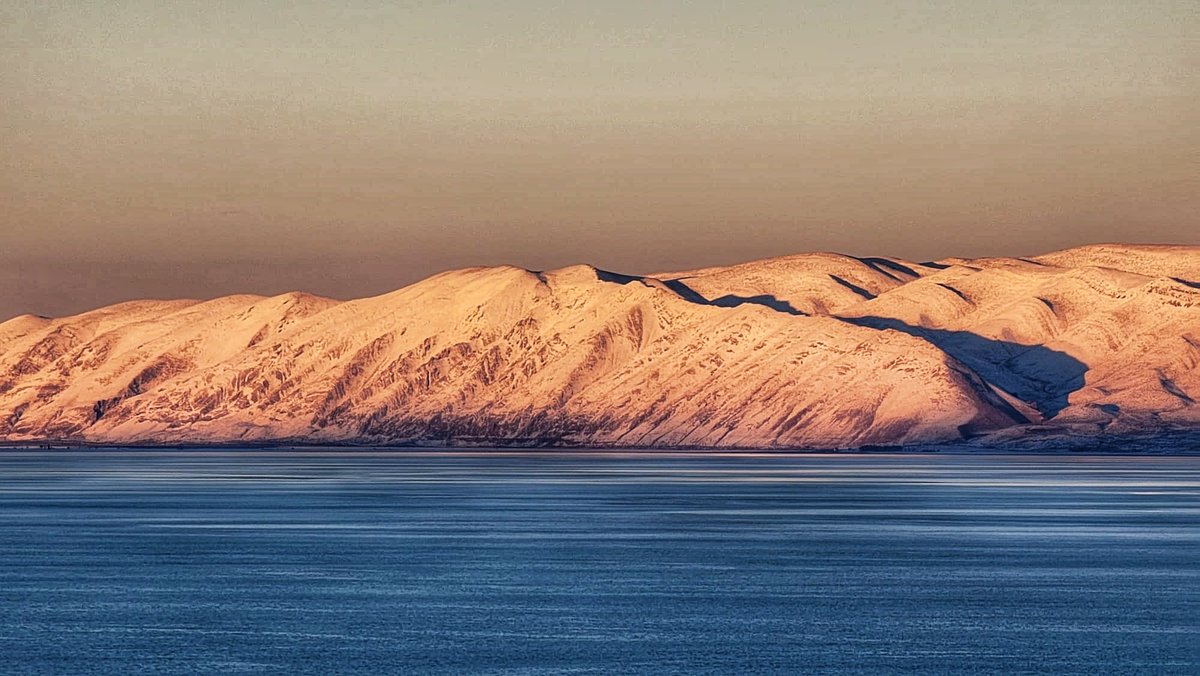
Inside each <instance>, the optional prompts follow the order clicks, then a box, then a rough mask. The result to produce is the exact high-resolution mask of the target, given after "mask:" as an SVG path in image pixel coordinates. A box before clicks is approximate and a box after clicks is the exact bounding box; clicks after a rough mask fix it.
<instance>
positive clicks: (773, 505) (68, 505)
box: [0, 450, 1200, 674]
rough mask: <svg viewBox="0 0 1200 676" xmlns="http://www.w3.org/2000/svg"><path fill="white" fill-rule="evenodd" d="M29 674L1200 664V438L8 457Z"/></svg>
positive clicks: (22, 648)
mask: <svg viewBox="0 0 1200 676" xmlns="http://www.w3.org/2000/svg"><path fill="white" fill-rule="evenodd" d="M0 671H4V672H18V673H19V672H44V673H94V672H103V673H150V672H153V673H161V672H176V671H179V672H217V673H230V672H266V673H288V674H291V673H299V672H312V673H328V672H355V671H357V672H371V673H379V672H398V671H407V672H444V673H455V674H457V673H480V672H483V673H560V672H578V673H614V672H616V673H631V672H648V673H649V672H652V673H664V672H686V673H706V672H708V673H711V672H723V673H746V672H789V673H794V672H798V671H799V672H812V671H819V672H837V671H844V672H867V673H878V672H887V671H915V672H921V673H938V672H966V671H972V672H977V671H986V672H1005V673H1013V672H1058V673H1063V672H1077V673H1114V672H1123V673H1129V672H1148V673H1149V672H1153V673H1200V458H1196V457H1190V458H1189V457H1145V458H1130V457H1080V456H1054V457H1029V456H1024V457H1021V456H969V455H882V456H881V455H843V456H820V455H773V456H714V455H691V456H689V455H640V456H637V455H620V454H578V453H571V454H557V455H548V454H486V455H485V454H435V453H404V452H396V453H361V452H355V451H336V450H331V451H322V452H314V451H305V452H262V451H243V452H233V451H231V452H188V451H181V452H153V453H147V452H132V451H128V452H122V451H111V452H110V451H94V452H71V453H64V452H37V453H34V452H15V451H8V452H3V453H0Z"/></svg>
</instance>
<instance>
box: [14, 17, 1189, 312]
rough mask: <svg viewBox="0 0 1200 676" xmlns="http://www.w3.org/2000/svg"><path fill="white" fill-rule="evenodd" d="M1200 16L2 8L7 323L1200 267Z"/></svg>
mask: <svg viewBox="0 0 1200 676" xmlns="http://www.w3.org/2000/svg"><path fill="white" fill-rule="evenodd" d="M1198 36H1200V3H1197V2H1196V0H1178V1H1173V0H1166V1H1161V2H1159V1H1155V0H1130V1H1128V2H1111V1H1107V0H1088V1H1075V2H1073V1H1070V0H1065V1H1050V0H1046V1H1037V2H1028V1H1027V2H1021V1H1013V0H1004V1H996V2H993V1H990V0H958V1H945V2H894V1H884V0H857V1H856V0H838V1H836V2H804V1H802V0H786V1H779V2H775V1H768V0H741V1H732V0H731V1H728V2H719V1H716V0H693V1H691V2H646V1H645V0H638V1H626V0H606V1H605V2H596V1H594V0H593V1H586V2H585V1H580V2H570V1H558V2H552V1H544V2H532V1H526V0H508V1H506V2H454V1H450V0H444V1H435V0H427V1H423V2H422V1H410V2H405V1H403V0H399V1H396V2H382V1H376V2H369V1H366V0H361V1H354V0H344V1H342V2H302V1H290V2H284V1H277V2H265V1H260V2H256V1H254V0H237V1H234V2H221V1H218V0H207V1H202V2H201V1H198V2H188V3H174V2H165V1H163V0H144V1H132V0H125V1H121V0H104V1H97V2H88V1H85V0H74V1H70V0H35V1H29V2H26V1H25V0H0V101H2V103H0V319H3V318H5V317H8V316H11V315H14V314H18V313H21V312H36V313H42V314H63V313H70V312H75V311H79V310H83V309H86V308H90V307H93V306H97V305H100V304H106V303H109V302H114V301H117V300H122V299H127V298H131V297H178V296H190V297H208V296H215V295H221V294H225V293H231V292H235V291H246V292H257V293H278V292H282V291H285V290H291V289H305V290H309V291H313V292H316V293H322V294H326V295H332V296H335V297H353V296H360V295H366V294H373V293H380V292H384V291H387V290H391V289H394V288H397V287H399V286H402V285H404V284H407V283H409V282H412V281H415V280H416V279H418V278H421V277H424V276H426V275H428V274H430V273H432V272H435V271H437V270H440V269H444V268H448V267H460V266H467V265H478V264H493V263H513V264H516V265H521V266H525V267H529V268H537V269H541V268H551V267H557V266H561V265H565V264H570V263H575V262H583V261H586V262H591V263H594V264H597V265H600V266H602V267H607V268H611V269H617V270H621V271H628V272H651V271H655V270H661V269H672V268H675V269H678V268H686V267H694V266H699V265H707V264H714V263H721V262H734V261H740V260H746V259H751V258H756V257H765V256H773V255H782V254H787V253H793V252H798V251H807V250H838V251H845V252H848V253H860V254H893V255H900V256H906V257H911V258H917V259H928V258H935V257H939V256H944V255H950V254H961V255H981V254H1027V253H1035V252H1039V251H1043V250H1049V249H1054V248H1060V247H1064V246H1069V245H1074V244H1079V243H1085V242H1094V241H1111V240H1126V241H1144V242H1155V241H1167V242H1179V243H1200V216H1198V214H1200V159H1198V158H1200V80H1198V78H1197V73H1200V37H1198Z"/></svg>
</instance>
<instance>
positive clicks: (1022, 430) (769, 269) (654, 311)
mask: <svg viewBox="0 0 1200 676" xmlns="http://www.w3.org/2000/svg"><path fill="white" fill-rule="evenodd" d="M1198 364H1200V247H1188V246H1165V245H1118V244H1106V245H1093V246H1086V247H1080V248H1075V249H1069V250H1065V251H1058V252H1054V253H1049V254H1044V255H1038V256H1032V257H1024V258H948V259H943V260H937V261H926V262H913V261H907V260H903V259H900V258H893V257H854V256H847V255H841V254H833V253H813V254H799V255H794V256H785V257H781V258H773V259H768V260H761V261H755V262H750V263H744V264H740V265H733V266H728V267H714V268H705V269H699V270H690V271H683V272H671V273H663V274H653V275H624V274H618V273H614V272H608V271H604V270H600V269H597V268H594V267H590V266H586V265H579V266H573V267H568V268H563V269H559V270H553V271H546V272H537V271H530V270H524V269H521V268H516V267H507V266H501V267H487V268H471V269H464V270H454V271H450V272H445V273H441V274H438V275H435V276H433V277H430V278H428V279H426V280H424V281H421V282H418V283H416V284H413V285H411V286H408V287H405V288H402V289H400V290H398V291H395V292H392V293H389V294H386V295H382V296H377V297H372V298H363V299H358V300H351V301H344V302H342V301H336V300H331V299H328V298H321V297H317V296H313V295H309V294H304V293H289V294H285V295H281V296H274V297H262V296H253V295H238V296H229V297H224V298H217V299H214V300H207V301H195V300H169V301H149V300H146V301H134V302H127V303H121V304H118V305H113V306H110V307H105V308H101V309H98V310H93V311H91V312H85V313H83V314H79V315H75V316H72V317H64V318H58V319H51V318H46V317H38V316H32V315H24V316H20V317H16V318H14V319H11V320H9V321H6V322H4V323H3V324H0V439H3V440H4V441H6V442H8V443H37V442H77V443H92V444H114V445H129V444H201V445H204V444H251V443H253V444H324V443H337V444H363V445H412V444H415V445H431V446H437V445H487V446H530V445H537V446H541V445H552V446H588V447H621V448H680V447H689V448H690V447H699V448H737V449H785V448H811V449H843V448H861V447H877V446H906V447H907V446H920V445H930V444H946V443H952V444H963V445H967V446H970V447H978V448H991V447H995V448H1043V447H1053V446H1064V447H1071V446H1078V445H1081V444H1083V445H1087V444H1096V443H1102V442H1104V440H1108V439H1139V438H1146V439H1153V438H1162V437H1164V435H1165V436H1170V435H1178V434H1191V433H1193V432H1196V431H1198V430H1200V405H1198V404H1197V400H1198V399H1200V368H1198Z"/></svg>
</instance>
